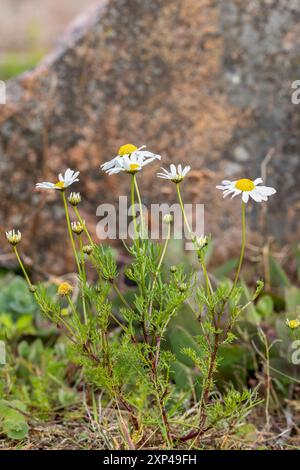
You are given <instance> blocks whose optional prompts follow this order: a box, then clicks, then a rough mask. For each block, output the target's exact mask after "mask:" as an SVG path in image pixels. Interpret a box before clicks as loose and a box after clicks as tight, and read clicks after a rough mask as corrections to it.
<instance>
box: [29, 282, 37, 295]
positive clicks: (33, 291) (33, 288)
mask: <svg viewBox="0 0 300 470" xmlns="http://www.w3.org/2000/svg"><path fill="white" fill-rule="evenodd" d="M29 292H31V293H32V294H34V293H35V292H36V286H33V285H32V284H31V286H30V287H29Z"/></svg>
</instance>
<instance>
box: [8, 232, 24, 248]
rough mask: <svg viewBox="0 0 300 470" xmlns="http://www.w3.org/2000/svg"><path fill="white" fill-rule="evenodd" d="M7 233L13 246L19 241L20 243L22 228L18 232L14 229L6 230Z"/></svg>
mask: <svg viewBox="0 0 300 470" xmlns="http://www.w3.org/2000/svg"><path fill="white" fill-rule="evenodd" d="M5 235H6V238H7V241H8V243H10V244H11V245H13V246H16V245H17V244H18V243H20V241H21V239H22V234H21V232H20V230H18V231H17V232H16V231H15V230H14V229H13V230H9V231H8V232H5Z"/></svg>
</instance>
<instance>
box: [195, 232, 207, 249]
mask: <svg viewBox="0 0 300 470" xmlns="http://www.w3.org/2000/svg"><path fill="white" fill-rule="evenodd" d="M194 243H195V245H196V248H198V250H202V248H204V247H205V246H207V245H208V237H207V236H204V235H201V236H200V237H195V239H194Z"/></svg>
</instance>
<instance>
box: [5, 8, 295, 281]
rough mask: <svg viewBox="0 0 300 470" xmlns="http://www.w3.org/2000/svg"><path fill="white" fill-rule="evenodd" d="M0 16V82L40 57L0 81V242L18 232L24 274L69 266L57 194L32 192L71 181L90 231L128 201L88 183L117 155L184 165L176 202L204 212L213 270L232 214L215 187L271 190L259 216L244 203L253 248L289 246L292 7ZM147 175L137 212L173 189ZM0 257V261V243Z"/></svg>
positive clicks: (120, 184)
mask: <svg viewBox="0 0 300 470" xmlns="http://www.w3.org/2000/svg"><path fill="white" fill-rule="evenodd" d="M2 3H3V5H4V4H7V15H6V13H5V10H2V17H1V20H0V24H1V30H2V33H3V31H4V32H5V34H4V43H3V44H2V45H1V47H2V51H1V53H0V74H2V76H0V79H3V80H7V79H8V78H9V77H11V76H12V75H15V74H16V73H19V72H22V71H23V70H24V68H25V69H27V68H28V69H29V68H30V67H31V66H32V65H34V64H36V62H37V61H39V59H40V58H41V57H42V56H44V55H45V56H46V57H45V58H43V59H42V61H41V62H39V64H38V65H37V66H36V67H35V68H34V69H33V70H31V71H28V72H26V73H23V74H21V75H20V76H18V77H17V78H13V79H11V80H9V81H8V82H7V104H6V105H2V106H0V165H1V167H0V168H1V178H0V190H1V199H0V217H1V219H0V220H1V231H2V232H3V230H5V229H9V228H11V227H13V226H14V227H16V228H20V229H22V231H23V235H24V244H23V251H24V252H25V254H26V255H27V257H28V260H29V261H31V263H32V264H33V265H34V266H35V268H36V270H37V272H38V271H39V270H43V269H44V268H45V267H46V269H48V270H49V271H51V272H53V273H55V272H56V273H59V272H62V271H63V270H64V269H72V267H71V264H70V262H71V255H70V257H69V258H68V260H67V263H66V262H65V256H64V255H65V252H66V247H67V246H68V245H67V239H66V237H64V233H65V227H64V225H63V223H62V219H63V209H62V207H61V205H60V201H59V194H57V193H55V194H53V193H51V194H50V193H46V192H44V193H39V192H37V191H36V190H35V189H34V185H35V183H36V182H37V181H43V180H46V181H47V180H49V181H51V180H53V181H55V179H56V175H57V174H58V173H59V172H60V171H63V170H65V169H66V168H68V167H71V168H73V169H78V170H80V172H81V181H80V183H79V184H77V185H76V189H77V190H80V191H81V192H82V194H83V197H84V201H85V202H84V204H83V216H84V218H85V219H86V221H87V223H89V224H90V226H91V229H92V230H93V229H95V226H96V223H97V221H98V219H97V217H96V207H97V205H99V204H100V203H103V202H111V201H114V202H117V200H118V196H119V195H125V194H127V193H128V188H129V184H128V183H129V180H128V176H127V175H125V174H121V175H117V176H114V177H108V176H106V175H104V174H103V173H101V172H100V170H99V167H100V164H101V163H103V162H104V161H106V160H108V159H110V158H111V157H112V156H114V155H115V154H116V151H117V149H118V147H119V146H120V145H122V144H124V143H128V142H131V143H133V144H135V145H137V146H140V145H143V144H147V147H148V149H149V150H151V151H154V152H157V153H160V154H161V155H162V157H163V159H162V165H163V166H167V165H169V164H170V163H172V162H174V163H185V164H191V166H192V169H193V171H192V172H191V174H190V177H189V178H188V179H187V180H186V181H185V182H184V183H183V191H184V195H185V200H186V202H198V203H204V204H205V228H206V232H207V233H209V232H211V233H212V234H213V236H214V237H215V238H216V246H217V253H218V255H219V258H220V259H221V258H222V259H226V258H228V257H229V256H232V255H234V254H235V253H236V250H237V247H238V246H239V238H240V227H239V223H238V222H237V221H238V220H239V217H240V215H239V211H240V203H239V201H238V200H233V201H231V200H225V201H223V200H222V195H221V193H220V192H218V191H217V190H215V185H216V184H217V183H218V182H219V181H220V180H221V179H223V178H224V177H226V178H229V179H231V178H232V179H237V178H239V177H245V176H247V177H250V178H252V177H253V178H256V177H258V176H260V175H261V174H262V175H263V176H264V178H265V179H266V182H267V184H269V185H272V186H275V187H276V188H277V189H278V193H277V195H276V196H274V197H272V198H271V199H270V202H269V203H268V204H267V205H263V206H262V205H259V204H249V209H248V210H249V212H250V220H251V226H252V228H253V230H252V231H251V240H250V241H251V242H252V243H253V244H254V245H255V246H257V247H261V246H262V245H263V243H265V242H266V237H267V234H268V235H269V236H270V237H271V239H273V240H274V241H276V243H277V244H281V243H282V244H286V243H287V242H293V241H294V242H295V241H297V239H299V234H300V221H299V220H300V218H299V216H300V197H299V196H300V189H299V188H300V158H299V154H300V152H299V151H300V148H299V146H300V145H299V144H300V133H299V125H300V105H298V106H297V105H295V104H292V102H291V95H292V92H293V91H294V90H293V89H292V87H291V85H292V82H293V81H295V80H297V79H300V39H299V38H300V3H299V0H249V1H245V0H226V1H214V0H197V1H195V0H151V1H147V0H102V1H98V2H97V1H96V2H95V1H91V2H89V1H86V2H84V6H83V4H82V2H79V1H75V0H73V1H71V0H68V1H65V2H63V3H62V2H58V1H52V2H51V3H50V2H48V1H47V2H42V3H43V6H41V5H38V7H36V2H34V1H29V0H24V1H22V2H21V1H16V0H9V2H8V0H7V1H5V0H2ZM2 3H1V8H2ZM8 3H9V7H8ZM26 4H27V7H28V8H25V6H26ZM37 8H38V9H39V13H38V15H37V12H36V11H35V10H36V9H37ZM82 10H84V11H83V12H82ZM9 11H11V12H14V13H11V14H9ZM42 12H43V13H42ZM77 12H81V15H80V16H79V17H78V19H77V20H76V21H75V23H73V24H71V26H69V27H68V29H67V31H65V32H64V34H62V31H63V29H64V27H65V25H66V23H68V22H69V20H71V18H72V17H73V16H74V15H75V14H76V13H77ZM37 16H38V20H37V19H36V18H37ZM32 18H35V20H33V19H32ZM18 32H19V33H20V34H19V36H18V34H17V33H18ZM24 34H25V36H26V34H27V42H26V41H25V40H24ZM22 48H23V49H24V50H22ZM49 49H52V50H51V52H50V53H49V54H48V55H47V54H46V52H48V50H49ZM16 50H21V54H23V58H24V57H25V59H26V57H27V59H26V60H25V59H24V60H23V62H22V61H21V60H19V59H18V57H19V56H17V59H16V53H15V52H14V51H16ZM30 51H31V52H30ZM9 53H11V56H10V55H9ZM31 54H32V56H31ZM9 57H10V59H9ZM11 57H12V58H13V59H11ZM8 59H9V60H8ZM11 64H13V66H12V65H11ZM159 166H160V165H159V164H157V165H156V164H152V165H149V167H147V169H146V171H143V172H142V173H141V174H140V175H139V180H140V181H141V189H142V193H143V197H144V200H145V202H146V204H150V203H151V202H163V201H167V202H168V201H169V202H173V201H175V191H174V187H173V186H172V185H171V184H169V183H168V182H166V183H163V184H162V181H161V180H158V179H157V178H156V177H155V172H156V170H158V168H159ZM258 229H259V230H258ZM259 233H263V236H261V235H259ZM218 242H222V243H218ZM1 251H2V255H1V256H2V259H6V258H5V256H6V255H5V252H6V251H7V246H6V242H5V239H4V237H3V236H1Z"/></svg>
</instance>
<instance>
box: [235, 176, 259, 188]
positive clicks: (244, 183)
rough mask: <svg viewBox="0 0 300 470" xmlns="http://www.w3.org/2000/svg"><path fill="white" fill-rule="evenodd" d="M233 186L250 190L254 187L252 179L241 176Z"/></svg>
mask: <svg viewBox="0 0 300 470" xmlns="http://www.w3.org/2000/svg"><path fill="white" fill-rule="evenodd" d="M235 187H236V189H240V190H241V191H252V190H253V189H254V188H255V184H254V183H253V181H252V180H248V179H247V178H243V179H241V180H238V181H237V182H236V183H235Z"/></svg>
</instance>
